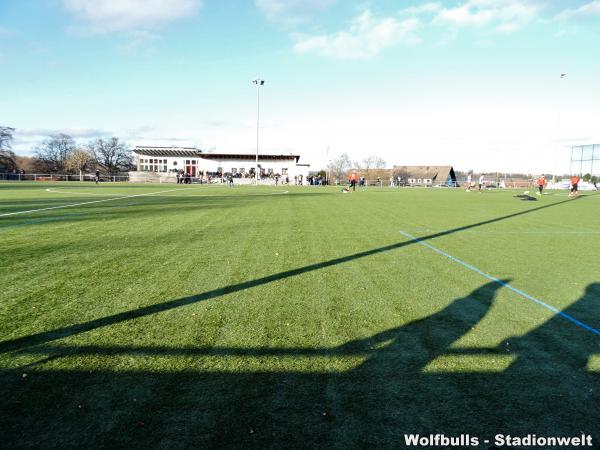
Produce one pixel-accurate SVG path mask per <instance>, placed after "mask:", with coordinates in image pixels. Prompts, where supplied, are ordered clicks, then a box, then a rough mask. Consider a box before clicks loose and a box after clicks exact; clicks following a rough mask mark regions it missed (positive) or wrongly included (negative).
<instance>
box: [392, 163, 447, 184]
mask: <svg viewBox="0 0 600 450" xmlns="http://www.w3.org/2000/svg"><path fill="white" fill-rule="evenodd" d="M393 172H394V174H397V175H400V176H401V177H402V178H428V179H431V180H435V181H442V182H443V181H446V180H447V179H448V177H450V178H452V179H456V175H454V169H453V168H452V166H394V169H393Z"/></svg>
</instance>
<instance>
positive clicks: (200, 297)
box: [0, 199, 572, 353]
mask: <svg viewBox="0 0 600 450" xmlns="http://www.w3.org/2000/svg"><path fill="white" fill-rule="evenodd" d="M571 201H572V200H570V199H569V200H564V201H560V202H556V203H552V204H549V205H544V206H539V207H536V208H531V209H527V210H524V211H519V212H516V213H512V214H508V215H504V216H501V217H496V218H494V219H489V220H485V221H482V222H477V223H474V224H470V225H465V226H461V227H457V228H452V229H450V230H446V231H441V232H438V233H433V234H430V235H427V236H423V237H419V239H420V241H428V240H431V239H435V238H438V237H442V236H447V235H450V234H454V233H458V232H460V231H465V230H469V229H471V228H476V227H480V226H483V225H487V224H491V223H495V222H500V221H502V220H507V219H510V218H513V217H518V216H522V215H524V214H530V213H532V212H535V211H539V210H542V209H545V208H551V207H553V206H558V205H561V204H564V203H568V202H571ZM414 244H415V241H412V240H409V241H402V242H397V243H395V244H391V245H385V246H383V247H378V248H374V249H370V250H366V251H363V252H358V253H354V254H351V255H347V256H343V257H340V258H334V259H330V260H328V261H323V262H319V263H315V264H309V265H307V266H304V267H299V268H297V269H291V270H287V271H284V272H279V273H276V274H273V275H268V276H266V277H262V278H257V279H255V280H249V281H245V282H243V283H237V284H232V285H229V286H225V287H223V288H219V289H214V290H211V291H207V292H203V293H201V294H197V295H192V296H189V297H183V298H179V299H175V300H170V301H167V302H164V303H159V304H155V305H151V306H146V307H143V308H138V309H136V310H130V311H124V312H122V313H118V314H113V315H111V316H106V317H102V318H99V319H95V320H90V321H88V322H83V323H78V324H74V325H69V326H65V327H61V328H56V329H54V330H50V331H45V332H42V333H36V334H32V335H29V336H24V337H20V338H15V339H10V340H6V341H3V342H0V353H4V352H9V351H12V350H17V349H19V348H22V347H26V346H29V345H38V344H41V343H44V342H49V341H54V340H57V339H62V338H65V337H69V336H73V335H76V334H80V333H84V332H86V331H90V330H95V329H97V328H102V327H105V326H109V325H114V324H117V323H120V322H124V321H127V320H132V319H137V318H140V317H145V316H148V315H151V314H156V313H160V312H163V311H169V310H171V309H174V308H179V307H182V306H186V305H190V304H193V303H198V302H201V301H204V300H210V299H213V298H217V297H221V296H223V295H227V294H233V293H235V292H239V291H243V290H245V289H251V288H254V287H258V286H262V285H265V284H268V283H272V282H274V281H278V280H284V279H286V278H291V277H295V276H298V275H302V274H305V273H308V272H313V271H315V270H320V269H324V268H327V267H331V266H335V265H338V264H343V263H345V262H349V261H353V260H355V259H360V258H365V257H367V256H373V255H377V254H379V253H384V252H389V251H392V250H397V249H400V248H403V247H407V246H410V245H414Z"/></svg>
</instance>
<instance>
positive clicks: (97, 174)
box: [95, 170, 100, 184]
mask: <svg viewBox="0 0 600 450" xmlns="http://www.w3.org/2000/svg"><path fill="white" fill-rule="evenodd" d="M95 181H96V184H98V182H99V181H100V171H99V170H96V178H95Z"/></svg>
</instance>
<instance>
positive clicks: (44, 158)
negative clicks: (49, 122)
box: [35, 133, 76, 172]
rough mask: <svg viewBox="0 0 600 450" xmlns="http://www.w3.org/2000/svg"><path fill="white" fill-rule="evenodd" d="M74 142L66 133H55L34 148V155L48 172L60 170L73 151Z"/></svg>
mask: <svg viewBox="0 0 600 450" xmlns="http://www.w3.org/2000/svg"><path fill="white" fill-rule="evenodd" d="M75 148H76V144H75V141H74V140H73V138H72V137H71V136H69V135H68V134H63V133H60V134H55V135H52V136H50V139H46V140H45V141H44V142H42V145H41V146H40V147H37V148H36V149H35V157H36V159H38V160H39V161H40V162H41V163H43V165H44V167H45V169H46V170H48V171H50V172H62V171H64V170H65V168H66V163H67V159H68V157H69V156H70V155H71V154H72V153H73V152H74V151H75Z"/></svg>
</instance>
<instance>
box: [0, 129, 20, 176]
mask: <svg viewBox="0 0 600 450" xmlns="http://www.w3.org/2000/svg"><path fill="white" fill-rule="evenodd" d="M13 131H15V129H14V128H10V127H0V169H3V170H14V169H16V168H17V161H16V155H15V153H14V152H13V151H12V150H11V142H12V139H13Z"/></svg>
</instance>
